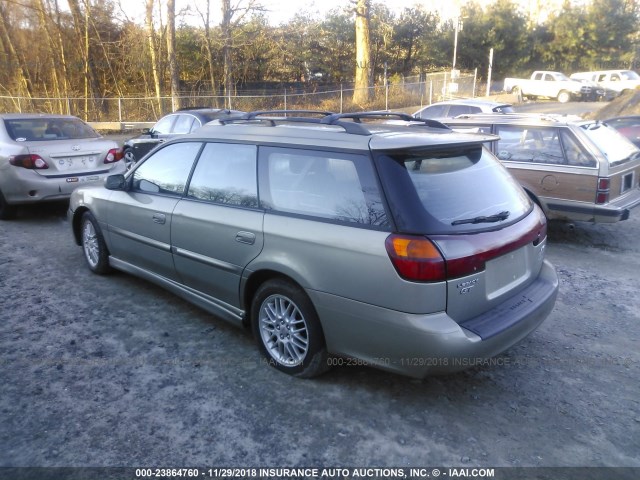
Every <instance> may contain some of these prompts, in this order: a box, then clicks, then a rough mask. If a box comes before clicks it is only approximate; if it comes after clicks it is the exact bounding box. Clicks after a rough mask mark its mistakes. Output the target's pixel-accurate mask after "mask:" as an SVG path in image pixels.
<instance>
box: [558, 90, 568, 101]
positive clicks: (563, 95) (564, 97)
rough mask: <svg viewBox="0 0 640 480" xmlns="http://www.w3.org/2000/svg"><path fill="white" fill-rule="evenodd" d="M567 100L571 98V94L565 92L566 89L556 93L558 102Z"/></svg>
mask: <svg viewBox="0 0 640 480" xmlns="http://www.w3.org/2000/svg"><path fill="white" fill-rule="evenodd" d="M569 100H571V94H570V93H569V92H567V91H566V90H562V91H561V92H560V93H559V94H558V101H559V102H560V103H567V102H568V101H569Z"/></svg>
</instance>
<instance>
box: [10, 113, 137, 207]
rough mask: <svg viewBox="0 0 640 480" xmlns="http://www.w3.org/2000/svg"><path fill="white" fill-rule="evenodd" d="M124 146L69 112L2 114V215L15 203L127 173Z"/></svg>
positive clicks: (50, 197) (61, 196)
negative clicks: (105, 136)
mask: <svg viewBox="0 0 640 480" xmlns="http://www.w3.org/2000/svg"><path fill="white" fill-rule="evenodd" d="M124 171H125V166H124V161H122V150H121V149H120V148H119V147H118V144H117V143H116V142H114V141H112V140H107V139H105V138H103V137H102V136H100V135H99V134H98V133H97V132H96V131H95V130H94V129H93V128H91V127H90V126H89V125H87V124H86V123H84V122H83V121H82V120H80V119H79V118H77V117H73V116H70V115H44V114H23V113H13V114H1V115H0V219H2V220H7V219H10V218H13V217H15V215H16V206H17V205H24V204H32V203H38V202H46V201H55V200H66V199H68V198H69V196H70V195H71V192H72V191H73V190H74V189H75V188H76V187H78V186H79V185H86V184H90V183H99V182H102V181H104V179H105V178H106V177H107V176H108V175H112V174H116V173H123V172H124Z"/></svg>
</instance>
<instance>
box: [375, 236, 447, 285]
mask: <svg viewBox="0 0 640 480" xmlns="http://www.w3.org/2000/svg"><path fill="white" fill-rule="evenodd" d="M385 246H386V248H387V253H388V254H389V258H390V259H391V262H392V263H393V266H394V267H395V268H396V270H397V272H398V274H399V275H400V276H401V277H402V278H404V279H405V280H412V281H420V282H437V281H442V280H445V279H446V271H445V263H444V258H442V255H441V254H440V251H439V250H438V249H437V248H436V246H435V245H434V244H433V243H432V242H431V241H430V240H428V239H427V238H425V237H414V236H408V235H395V234H394V235H389V236H388V237H387V240H386V242H385Z"/></svg>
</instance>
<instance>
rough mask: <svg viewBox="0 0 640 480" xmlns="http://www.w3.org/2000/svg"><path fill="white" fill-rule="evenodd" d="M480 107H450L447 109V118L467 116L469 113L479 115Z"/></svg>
mask: <svg viewBox="0 0 640 480" xmlns="http://www.w3.org/2000/svg"><path fill="white" fill-rule="evenodd" d="M481 112H482V110H481V109H480V107H472V106H471V105H451V106H450V107H449V115H448V116H449V117H454V118H455V117H457V116H458V115H467V114H470V113H481Z"/></svg>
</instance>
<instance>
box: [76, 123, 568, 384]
mask: <svg viewBox="0 0 640 480" xmlns="http://www.w3.org/2000/svg"><path fill="white" fill-rule="evenodd" d="M263 115H264V113H263ZM289 115H290V116H289V117H287V118H286V119H285V118H283V117H273V116H271V117H267V118H265V117H264V116H259V115H257V114H251V115H247V116H246V117H245V120H242V121H239V120H230V121H224V120H223V121H222V122H221V124H219V125H214V124H209V125H206V126H205V127H203V128H201V129H200V130H199V131H198V132H197V133H196V134H192V135H186V136H183V137H181V138H179V139H174V140H172V141H170V142H167V143H165V144H163V145H161V146H159V147H158V148H157V149H156V150H154V151H153V152H152V153H150V154H149V155H148V156H147V157H145V158H144V159H143V160H141V161H140V162H138V163H137V164H136V165H135V166H134V167H133V169H132V170H130V171H129V172H128V173H127V174H126V175H121V174H120V175H113V176H111V177H110V178H109V179H108V180H107V182H106V184H105V186H100V187H93V188H82V189H79V190H77V191H76V192H75V193H74V194H73V196H72V200H71V204H70V208H69V221H70V225H71V226H72V228H73V235H74V238H75V241H76V242H77V243H78V245H81V246H82V250H83V252H84V257H85V259H86V262H87V265H88V267H89V268H90V269H91V270H92V271H94V272H96V273H99V274H103V273H106V272H108V271H109V269H110V268H116V269H118V270H122V271H125V272H128V273H131V274H134V275H138V276H140V277H142V278H144V279H147V280H149V281H152V282H154V283H157V284H158V285H161V286H163V287H165V288H167V289H168V290H170V291H172V292H173V293H175V294H177V295H179V296H181V297H184V298H186V299H187V300H190V301H191V302H193V303H195V304H197V305H199V306H200V307H203V308H205V309H206V310H208V311H210V312H212V313H214V314H216V315H218V316H220V317H222V318H224V319H226V320H229V321H231V322H232V323H235V324H238V325H243V324H244V325H247V326H250V327H251V328H252V329H253V332H254V335H255V337H256V339H257V343H258V346H259V349H260V350H261V352H262V354H263V355H264V357H265V359H266V362H267V363H268V364H270V365H272V366H274V367H275V368H277V369H279V370H280V371H283V372H286V373H289V374H292V375H296V376H301V377H311V376H314V375H318V374H320V373H322V372H324V371H325V370H327V369H328V368H329V367H330V366H332V365H346V364H347V363H348V361H347V359H352V360H349V362H351V363H352V364H358V365H372V366H376V367H379V368H382V369H386V370H390V371H394V372H399V373H403V374H407V375H411V376H414V377H424V376H425V375H427V374H429V373H436V372H448V371H455V370H461V369H464V368H467V367H469V366H470V365H473V364H474V362H477V361H478V359H480V358H487V357H491V356H493V355H496V354H498V353H499V352H502V351H503V350H505V349H507V348H509V347H510V346H511V345H513V344H515V343H516V342H518V341H520V340H521V339H522V338H524V337H525V336H527V335H528V334H529V333H531V332H532V331H533V330H535V329H536V327H537V326H538V325H539V324H540V323H541V322H542V321H543V320H544V319H545V317H547V315H548V314H549V313H550V311H551V310H552V308H553V305H554V302H555V298H556V293H557V289H558V278H557V275H556V272H555V269H554V268H553V267H552V266H551V265H550V264H549V263H548V262H547V261H546V260H545V259H544V251H545V245H546V239H547V233H546V220H545V218H544V215H543V213H542V211H541V210H540V209H539V208H538V207H537V206H535V205H534V204H533V202H531V200H530V199H529V197H528V196H527V195H526V193H525V192H524V191H523V190H522V188H521V187H520V186H519V185H518V183H517V182H516V181H515V180H514V179H513V178H512V177H511V175H509V174H508V173H507V171H506V170H505V169H504V167H503V166H502V165H501V164H500V162H498V161H497V160H496V159H495V157H494V156H493V155H491V154H490V153H489V152H488V151H487V150H486V149H484V148H482V142H484V141H488V140H489V139H491V138H493V137H491V136H487V135H468V134H459V133H455V132H453V131H451V130H450V129H448V128H447V127H445V126H444V125H442V124H441V123H439V122H434V121H423V122H421V124H420V125H416V122H413V124H412V123H411V122H410V121H411V120H415V119H414V118H413V117H411V116H409V115H403V114H390V113H381V112H371V113H357V114H334V115H328V116H325V117H322V118H311V117H308V116H306V112H305V116H304V117H301V116H296V115H297V114H296V113H291V112H290V114H289ZM380 117H383V118H396V119H401V120H404V121H405V123H406V125H390V124H384V123H381V124H375V123H373V124H370V123H366V121H367V120H369V119H371V118H375V119H377V118H380ZM261 119H262V120H261ZM214 123H215V122H214Z"/></svg>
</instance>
